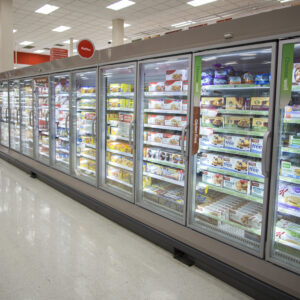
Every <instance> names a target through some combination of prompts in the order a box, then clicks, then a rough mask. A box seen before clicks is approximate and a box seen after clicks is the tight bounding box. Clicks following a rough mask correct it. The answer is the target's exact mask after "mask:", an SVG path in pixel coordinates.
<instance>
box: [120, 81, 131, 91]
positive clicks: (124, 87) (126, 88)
mask: <svg viewBox="0 0 300 300" xmlns="http://www.w3.org/2000/svg"><path fill="white" fill-rule="evenodd" d="M121 92H123V93H130V92H131V84H129V83H121Z"/></svg>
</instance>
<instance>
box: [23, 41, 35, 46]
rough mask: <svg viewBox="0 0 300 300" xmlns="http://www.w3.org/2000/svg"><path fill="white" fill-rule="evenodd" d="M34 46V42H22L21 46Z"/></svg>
mask: <svg viewBox="0 0 300 300" xmlns="http://www.w3.org/2000/svg"><path fill="white" fill-rule="evenodd" d="M31 44H33V42H30V41H24V42H21V43H20V45H22V46H28V45H31Z"/></svg>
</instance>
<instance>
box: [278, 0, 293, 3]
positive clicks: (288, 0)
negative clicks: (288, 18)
mask: <svg viewBox="0 0 300 300" xmlns="http://www.w3.org/2000/svg"><path fill="white" fill-rule="evenodd" d="M290 1H293V0H280V3H285V2H290Z"/></svg>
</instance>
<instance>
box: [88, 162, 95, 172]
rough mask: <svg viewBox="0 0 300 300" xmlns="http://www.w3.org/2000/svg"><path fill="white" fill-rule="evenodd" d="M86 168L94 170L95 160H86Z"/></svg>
mask: <svg viewBox="0 0 300 300" xmlns="http://www.w3.org/2000/svg"><path fill="white" fill-rule="evenodd" d="M88 169H90V170H92V171H96V162H95V161H92V160H89V161H88Z"/></svg>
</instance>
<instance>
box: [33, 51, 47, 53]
mask: <svg viewBox="0 0 300 300" xmlns="http://www.w3.org/2000/svg"><path fill="white" fill-rule="evenodd" d="M33 52H34V53H43V52H45V50H35V51H33Z"/></svg>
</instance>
